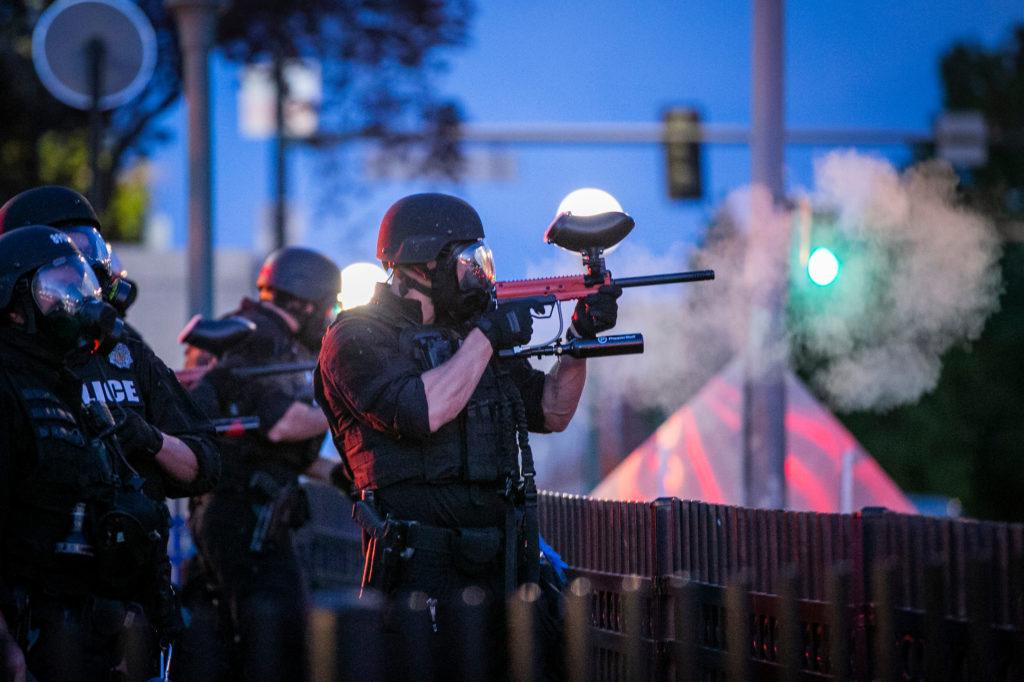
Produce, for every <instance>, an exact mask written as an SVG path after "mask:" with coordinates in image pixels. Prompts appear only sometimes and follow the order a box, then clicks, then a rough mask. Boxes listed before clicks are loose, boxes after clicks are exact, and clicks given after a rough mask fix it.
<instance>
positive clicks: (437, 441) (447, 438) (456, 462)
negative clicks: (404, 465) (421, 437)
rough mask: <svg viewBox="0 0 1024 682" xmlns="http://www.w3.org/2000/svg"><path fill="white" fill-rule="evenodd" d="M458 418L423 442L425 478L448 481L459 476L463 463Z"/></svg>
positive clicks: (427, 479) (429, 480) (426, 479)
mask: <svg viewBox="0 0 1024 682" xmlns="http://www.w3.org/2000/svg"><path fill="white" fill-rule="evenodd" d="M460 431H461V429H460V423H459V420H458V419H455V420H454V421H451V422H449V423H447V424H445V425H444V426H442V427H441V428H440V429H438V430H437V432H436V433H432V434H430V436H429V437H428V438H427V439H426V440H425V441H424V443H423V451H422V455H421V457H422V459H423V480H425V481H428V482H432V481H446V480H449V481H450V480H454V479H457V478H458V477H459V473H460V469H461V463H462V435H461V433H460Z"/></svg>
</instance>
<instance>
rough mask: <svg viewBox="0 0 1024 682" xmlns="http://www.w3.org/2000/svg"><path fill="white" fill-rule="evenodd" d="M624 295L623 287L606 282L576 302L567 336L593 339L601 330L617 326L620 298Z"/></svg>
mask: <svg viewBox="0 0 1024 682" xmlns="http://www.w3.org/2000/svg"><path fill="white" fill-rule="evenodd" d="M619 296H622V287H620V286H617V285H614V284H605V285H604V286H602V287H601V288H599V289H598V290H597V293H596V294H590V295H589V296H587V297H586V298H581V299H580V300H579V301H577V302H576V310H574V311H573V313H572V324H571V325H569V331H568V332H567V333H566V336H568V337H569V338H577V339H592V338H594V337H595V336H597V335H598V334H599V333H600V332H604V331H608V330H609V329H611V328H612V327H614V326H615V321H616V320H617V319H618V317H619V303H618V300H617V299H618V298H619Z"/></svg>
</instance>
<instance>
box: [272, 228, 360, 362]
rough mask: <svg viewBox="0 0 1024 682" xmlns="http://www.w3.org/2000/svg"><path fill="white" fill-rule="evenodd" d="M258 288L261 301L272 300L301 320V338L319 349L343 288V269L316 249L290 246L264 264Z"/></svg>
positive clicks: (280, 250)
mask: <svg viewBox="0 0 1024 682" xmlns="http://www.w3.org/2000/svg"><path fill="white" fill-rule="evenodd" d="M256 288H257V289H259V290H260V298H264V299H269V300H271V301H272V302H273V303H274V304H275V305H277V306H280V307H281V308H283V309H284V310H286V311H288V313H290V314H291V315H293V316H294V317H295V318H296V319H297V320H298V322H299V332H298V334H299V338H300V340H301V341H302V342H303V343H304V344H305V345H307V346H309V347H310V348H312V349H317V348H319V345H320V339H321V337H323V334H324V332H325V331H326V330H327V324H328V322H329V321H330V318H329V314H330V313H331V311H332V310H333V309H334V306H335V305H337V302H338V292H339V290H340V289H341V270H339V269H338V266H337V265H335V263H334V261H332V260H331V259H330V258H328V257H327V256H325V255H323V254H321V253H317V252H316V251H313V250H312V249H304V248H302V247H300V246H286V247H285V248H283V249H278V250H277V251H274V252H273V253H271V254H270V255H269V256H267V259H266V260H265V261H263V265H262V266H261V267H260V274H259V276H258V277H257V278H256ZM310 304H312V305H310Z"/></svg>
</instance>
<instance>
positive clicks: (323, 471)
mask: <svg viewBox="0 0 1024 682" xmlns="http://www.w3.org/2000/svg"><path fill="white" fill-rule="evenodd" d="M337 465H338V462H337V461H335V460H330V459H327V458H325V457H317V458H316V459H314V460H313V463H312V464H310V465H309V466H308V467H307V468H306V470H305V471H304V472H302V473H304V474H306V475H307V476H309V477H310V478H315V479H316V480H318V481H323V482H324V483H330V482H331V470H332V469H333V468H334V467H336V466H337Z"/></svg>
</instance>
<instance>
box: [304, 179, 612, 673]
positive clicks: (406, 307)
mask: <svg viewBox="0 0 1024 682" xmlns="http://www.w3.org/2000/svg"><path fill="white" fill-rule="evenodd" d="M483 238H484V230H483V225H482V224H481V221H480V217H479V215H478V214H477V212H476V210H474V209H473V208H472V207H471V206H470V205H469V204H467V203H466V202H464V201H462V200H461V199H458V198H456V197H453V196H448V195H444V194H416V195H412V196H408V197H405V198H404V199H401V200H399V201H398V202H396V203H395V204H394V205H393V206H391V208H390V209H389V210H388V212H387V214H386V215H385V216H384V219H383V220H382V222H381V225H380V233H379V237H378V242H377V257H378V258H379V259H380V260H381V262H382V263H383V265H384V267H386V268H391V269H392V271H393V278H392V280H391V283H390V285H385V284H381V285H378V288H377V291H376V293H375V295H374V298H373V299H372V301H371V302H370V303H369V304H368V305H366V306H362V307H358V308H353V309H351V310H347V311H344V312H342V313H341V314H340V315H339V316H338V318H337V320H336V321H335V323H334V324H333V325H332V326H331V328H330V330H329V331H328V333H327V336H326V337H325V339H324V347H323V350H322V351H321V353H320V360H319V374H318V377H317V384H316V386H317V399H318V400H319V402H320V404H321V406H322V407H323V408H324V411H325V412H326V413H327V414H328V418H329V421H330V425H331V431H332V434H333V436H334V442H335V444H336V446H337V448H338V451H339V452H340V453H341V454H342V458H343V461H344V463H345V464H346V466H347V474H348V475H349V476H350V477H351V480H352V482H353V484H354V487H355V488H356V489H357V490H359V491H362V493H363V496H364V497H363V499H364V503H369V502H370V500H372V505H373V506H374V507H375V508H376V511H377V512H378V516H379V517H381V518H384V517H388V516H389V517H390V519H389V529H388V533H387V535H386V536H385V540H384V541H383V545H384V546H382V547H376V548H373V547H371V553H370V554H369V556H373V557H375V560H374V562H373V565H371V566H369V569H370V570H369V571H368V574H370V575H371V576H372V579H371V580H370V584H371V585H372V586H374V587H376V588H378V589H382V590H384V591H385V592H387V593H392V594H393V593H396V592H404V591H420V592H424V593H426V595H427V596H428V597H429V599H430V600H433V601H431V602H428V604H431V607H430V609H429V612H430V616H431V619H432V620H434V622H433V623H432V627H431V630H432V631H442V632H443V631H444V630H445V629H446V627H447V622H446V619H447V618H450V611H447V612H446V608H447V607H448V606H449V604H452V603H453V602H454V598H455V597H457V596H459V594H460V593H461V591H462V590H463V589H465V588H467V587H469V586H476V587H478V588H481V589H483V590H484V591H485V593H486V594H487V595H489V597H490V599H491V601H492V603H493V604H497V605H500V604H502V603H503V602H504V598H505V596H506V595H507V594H508V593H510V592H511V591H512V590H513V589H514V588H515V587H516V586H517V585H518V584H520V583H522V582H527V581H531V582H536V581H537V570H538V566H537V565H538V557H539V549H538V540H537V532H538V531H537V526H536V518H535V516H534V517H533V518H532V519H531V518H530V514H531V512H530V509H529V506H530V504H529V503H530V501H531V500H530V497H531V495H532V496H533V500H535V496H536V488H535V487H534V483H533V473H534V472H533V462H532V455H531V454H530V452H529V445H528V442H527V436H526V431H527V430H530V431H537V432H548V431H561V430H563V429H565V427H566V426H567V425H568V424H569V420H570V419H571V418H572V416H573V414H574V412H575V410H576V406H577V404H578V402H579V399H580V395H581V393H582V391H583V384H584V381H585V378H586V361H585V360H578V359H573V358H568V357H563V358H561V359H560V360H559V361H558V362H557V363H556V364H555V365H554V366H553V368H552V369H551V371H550V372H548V373H547V374H546V375H545V374H544V373H543V372H540V371H537V370H533V369H531V367H530V366H529V364H528V363H527V361H525V360H498V359H497V351H499V350H501V349H506V348H512V347H514V346H518V345H523V344H526V343H527V342H528V341H529V340H530V336H531V333H532V324H533V323H532V319H531V317H530V309H529V307H527V306H525V305H523V304H522V303H519V304H510V305H502V306H499V307H495V305H494V302H493V301H494V293H493V288H494V263H493V260H492V256H491V251H490V249H489V248H488V247H487V246H486V245H485V244H484V242H483V241H482V240H483ZM617 296H618V292H617V291H611V290H609V291H605V292H602V293H599V294H594V295H593V296H590V297H588V298H587V299H585V300H583V301H580V302H579V305H578V306H577V308H576V314H575V315H574V322H573V330H572V333H574V334H578V335H580V336H590V337H592V336H593V335H595V334H596V333H597V332H599V331H603V330H605V329H608V328H610V327H611V326H613V325H614V323H615V318H616V313H617V310H618V308H617V303H616V298H617ZM520 455H521V456H522V459H521V461H520ZM358 507H359V505H357V508H358ZM534 512H535V507H534ZM370 516H372V515H370ZM363 520H364V527H366V530H367V531H368V532H373V529H372V528H370V527H367V526H370V525H372V524H367V523H365V520H366V517H365V516H364V517H363ZM398 557H401V559H399V558H398ZM368 561H369V560H368ZM499 617H500V609H495V618H496V619H498V620H497V622H500V618H499ZM449 653H450V652H449ZM500 658H501V657H500V656H496V657H495V658H494V659H493V660H500Z"/></svg>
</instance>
